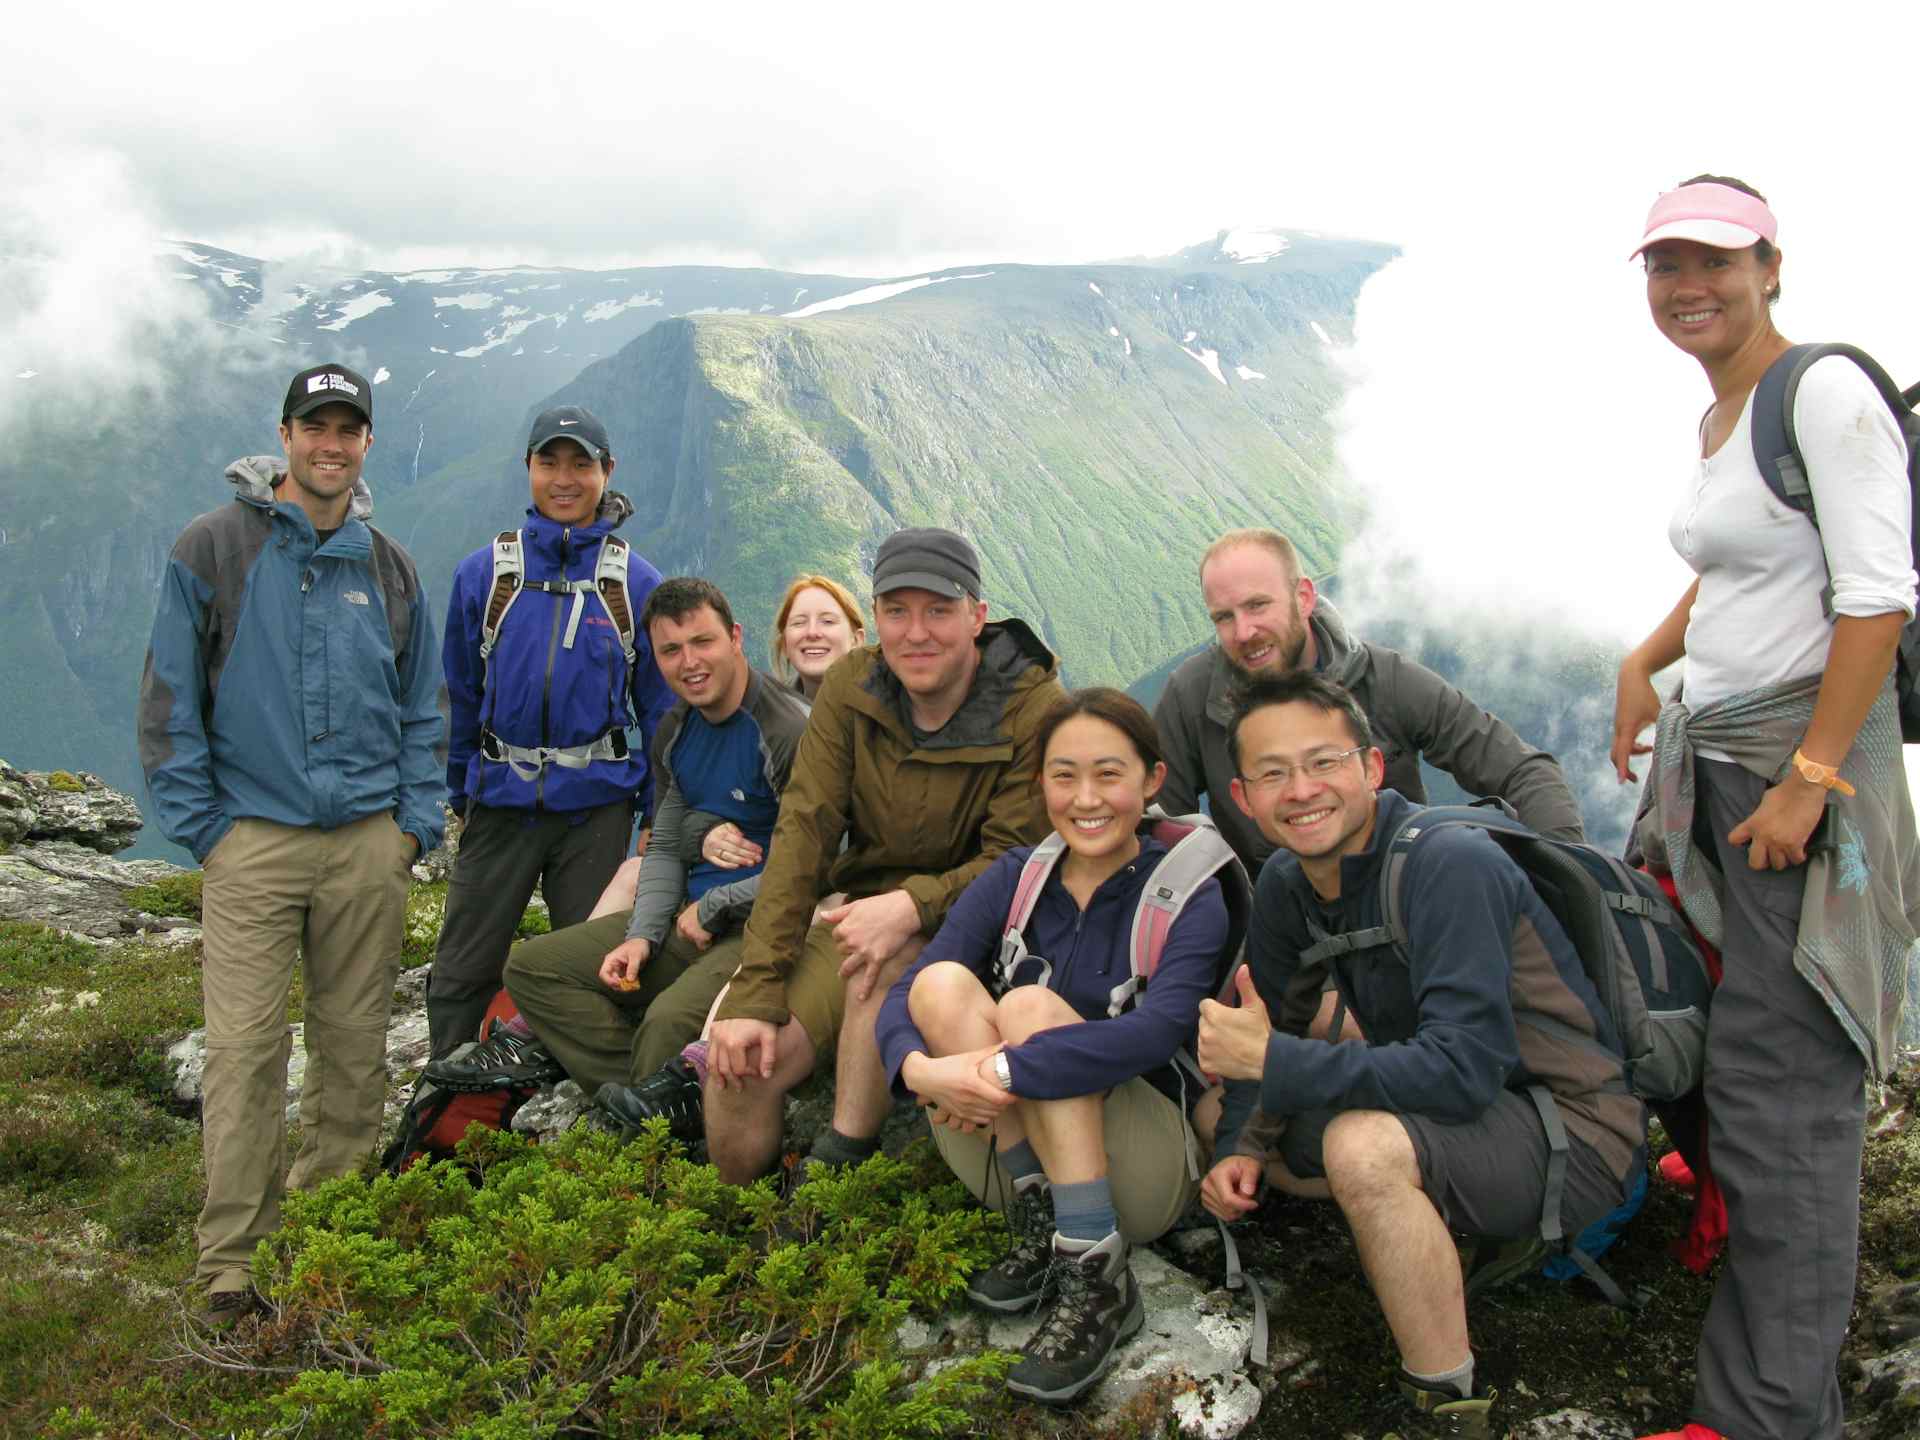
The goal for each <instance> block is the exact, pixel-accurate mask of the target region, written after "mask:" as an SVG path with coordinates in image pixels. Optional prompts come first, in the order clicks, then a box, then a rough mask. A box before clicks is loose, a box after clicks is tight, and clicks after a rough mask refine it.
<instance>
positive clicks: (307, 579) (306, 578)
mask: <svg viewBox="0 0 1920 1440" xmlns="http://www.w3.org/2000/svg"><path fill="white" fill-rule="evenodd" d="M311 589H313V571H311V570H309V571H307V572H306V573H305V574H303V575H301V577H300V593H301V594H302V595H304V594H306V593H307V592H308V591H309V590H311Z"/></svg>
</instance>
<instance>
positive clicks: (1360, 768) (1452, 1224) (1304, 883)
mask: <svg viewBox="0 0 1920 1440" xmlns="http://www.w3.org/2000/svg"><path fill="white" fill-rule="evenodd" d="M1227 744H1228V747H1229V753H1230V754H1231V755H1232V757H1233V763H1234V766H1235V768H1236V770H1237V772H1238V773H1237V774H1236V775H1235V777H1234V779H1233V781H1232V786H1231V789H1232V795H1233V799H1234V802H1235V803H1236V804H1237V805H1238V806H1239V807H1240V810H1241V811H1242V813H1244V814H1245V815H1247V816H1248V817H1250V818H1251V819H1252V820H1253V821H1254V822H1255V823H1256V824H1257V825H1258V826H1259V827H1260V830H1261V833H1262V834H1264V835H1265V836H1266V838H1267V839H1268V840H1269V841H1270V842H1271V843H1272V844H1273V845H1275V846H1276V847H1278V848H1277V850H1276V852H1275V854H1274V856H1273V858H1272V859H1270V860H1269V861H1268V862H1267V864H1266V866H1265V868H1264V869H1262V871H1261V872H1260V881H1259V884H1258V886H1257V887H1256V890H1255V893H1254V906H1253V917H1252V922H1251V925H1250V927H1249V931H1248V938H1247V965H1248V970H1249V972H1250V973H1251V978H1252V986H1251V987H1249V986H1248V985H1247V984H1246V977H1245V976H1243V977H1242V985H1241V994H1242V997H1243V1000H1244V1001H1245V1003H1244V1004H1243V1005H1242V1006H1241V1007H1240V1008H1238V1009H1233V1008H1230V1007H1228V1006H1224V1005H1221V1004H1219V1003H1218V1002H1217V1001H1213V1000H1206V1001H1203V1002H1201V1005H1200V1064H1201V1066H1202V1067H1203V1068H1205V1069H1207V1070H1210V1071H1212V1072H1214V1073H1216V1074H1219V1075H1221V1076H1222V1077H1224V1078H1225V1079H1226V1081H1227V1082H1228V1086H1227V1104H1226V1107H1225V1114H1224V1115H1223V1117H1222V1118H1221V1121H1220V1133H1219V1141H1218V1143H1217V1145H1216V1147H1215V1152H1214V1153H1215V1157H1216V1159H1215V1164H1214V1167H1213V1170H1212V1171H1211V1172H1210V1173H1209V1174H1208V1176H1207V1178H1206V1180H1205V1182H1204V1183H1203V1184H1202V1186H1201V1192H1200V1193H1201V1199H1202V1200H1203V1202H1204V1203H1205V1204H1206V1206H1207V1208H1208V1209H1210V1210H1212V1211H1213V1212H1214V1213H1215V1214H1216V1215H1219V1216H1221V1217H1222V1218H1223V1219H1229V1220H1231V1219H1238V1218H1239V1217H1241V1216H1242V1215H1245V1214H1247V1213H1249V1212H1250V1211H1252V1210H1253V1208H1254V1207H1255V1206H1256V1205H1257V1204H1258V1203H1259V1190H1260V1186H1261V1183H1262V1181H1263V1180H1265V1181H1267V1182H1270V1183H1272V1184H1275V1185H1277V1186H1280V1187H1281V1188H1283V1189H1285V1190H1287V1191H1289V1192H1290V1193H1293V1194H1295V1195H1301V1196H1310V1197H1315V1198H1321V1199H1328V1198H1330V1199H1332V1200H1333V1201H1334V1202H1335V1203H1337V1204H1338V1205H1339V1206H1340V1209H1341V1211H1342V1213H1343V1214H1344V1215H1345V1216H1346V1219H1347V1223H1348V1224H1349V1225H1350V1226H1351V1227H1352V1230H1353V1238H1354V1246H1355V1248H1356V1249H1357V1250H1358V1251H1359V1252H1360V1263H1361V1265H1362V1267H1363V1268H1364V1269H1365V1271H1366V1275H1367V1279H1368V1281H1369V1282H1370V1283H1371V1284H1372V1286H1373V1290H1374V1293H1375V1295H1376V1296H1377V1297H1378V1299H1379V1301H1380V1308H1381V1310H1382V1312H1383V1313H1384V1315H1385V1318H1386V1321H1387V1326H1388V1328H1389V1329H1390V1330H1391V1331H1392V1332H1393V1337H1394V1340H1395V1342H1396V1343H1397V1344H1398V1346H1399V1349H1400V1364H1401V1373H1400V1386H1401V1389H1402V1391H1403V1392H1404V1393H1405V1394H1406V1395H1407V1397H1408V1399H1409V1400H1411V1401H1412V1402H1413V1403H1414V1405H1415V1406H1416V1407H1417V1408H1419V1409H1421V1410H1423V1411H1426V1412H1429V1413H1432V1414H1436V1415H1438V1416H1441V1417H1442V1418H1445V1419H1448V1420H1450V1421H1452V1423H1453V1424H1454V1425H1455V1427H1456V1433H1458V1434H1464V1435H1479V1436H1485V1435H1488V1434H1489V1433H1491V1426H1490V1421H1489V1417H1488V1404H1489V1397H1488V1396H1487V1395H1486V1394H1485V1393H1484V1392H1483V1391H1476V1389H1475V1386H1474V1383H1473V1371H1474V1364H1473V1352H1472V1350H1471V1349H1470V1348H1469V1345H1468V1340H1467V1318H1466V1305H1465V1300H1464V1291H1465V1288H1466V1287H1465V1285H1464V1283H1463V1278H1462V1275H1461V1267H1460V1258H1459V1254H1458V1251H1457V1250H1456V1248H1455V1246H1454V1242H1453V1237H1452V1235H1451V1234H1450V1233H1449V1232H1450V1231H1459V1232H1461V1233H1463V1234H1467V1235H1473V1236H1479V1237H1485V1238H1488V1239H1491V1240H1511V1241H1514V1242H1516V1243H1515V1244H1513V1245H1510V1246H1497V1247H1495V1250H1494V1253H1495V1254H1496V1255H1497V1256H1498V1257H1499V1260H1498V1264H1497V1265H1496V1266H1494V1267H1492V1268H1490V1269H1489V1270H1488V1271H1486V1272H1477V1273H1476V1275H1475V1277H1474V1285H1475V1288H1478V1287H1479V1285H1480V1284H1482V1283H1488V1284H1490V1283H1493V1282H1494V1281H1495V1280H1496V1279H1497V1278H1500V1277H1501V1275H1502V1274H1503V1273H1521V1272H1522V1271H1523V1270H1524V1269H1525V1268H1531V1267H1532V1266H1533V1265H1537V1264H1538V1263H1539V1260H1540V1259H1541V1258H1543V1251H1544V1246H1543V1245H1540V1244H1538V1241H1539V1236H1540V1232H1541V1221H1542V1214H1543V1211H1544V1210H1545V1209H1546V1207H1547V1205H1548V1203H1549V1197H1550V1196H1553V1195H1554V1194H1555V1192H1556V1191H1557V1194H1558V1211H1559V1219H1560V1226H1561V1230H1562V1232H1563V1233H1565V1234H1568V1235H1577V1234H1579V1233H1580V1231H1581V1230H1583V1229H1584V1228H1585V1227H1586V1226H1587V1225H1589V1224H1591V1223H1592V1222H1593V1221H1595V1220H1597V1219H1599V1218H1600V1217H1601V1216H1603V1215H1605V1214H1606V1213H1607V1212H1608V1211H1609V1210H1612V1209H1613V1208H1614V1207H1615V1206H1617V1205H1619V1204H1620V1203H1621V1201H1622V1200H1624V1199H1625V1196H1626V1188H1627V1186H1626V1181H1627V1177H1628V1176H1629V1175H1630V1174H1631V1173H1632V1172H1633V1171H1634V1169H1635V1167H1636V1166H1644V1164H1645V1157H1644V1152H1643V1151H1642V1148H1641V1147H1642V1144H1643V1140H1644V1136H1645V1127H1646V1115H1645V1111H1644V1109H1643V1107H1642V1106H1641V1104H1640V1102H1639V1101H1638V1100H1637V1099H1636V1098H1635V1097H1634V1096H1633V1095H1632V1094H1631V1093H1629V1092H1628V1090H1627V1087H1626V1083H1625V1077H1624V1070H1623V1065H1622V1062H1621V1060H1620V1051H1619V1041H1618V1039H1617V1036H1616V1034H1615V1031H1614V1026H1613V1022H1612V1020H1611V1018H1610V1017H1609V1016H1608V1015H1607V1012H1606V1010H1605V1009H1604V1008H1603V1007H1602V1005H1601V1004H1600V998H1599V996H1598V994H1597V993H1596V992H1595V990H1594V988H1593V985H1592V982H1591V981H1590V980H1589V979H1588V978H1587V975H1586V972H1585V970H1584V968H1583V967H1582V965H1581V962H1580V957H1579V955H1578V954H1577V953H1576V952H1575V950H1574V948H1573V945H1572V942H1571V941H1570V940H1569V939H1568V938H1567V934H1566V932H1565V931H1564V930H1563V929H1562V928H1561V926H1560V923H1559V922H1558V921H1557V920H1556V919H1555V918H1554V915H1553V913H1552V911H1550V910H1549V909H1548V908H1547V906H1546V903H1545V902H1544V901H1543V900H1542V899H1541V898H1540V896H1539V895H1538V894H1537V893H1536V892H1535V890H1534V888H1533V886H1532V884H1531V883H1530V882H1529V881H1528V880H1527V878H1526V875H1525V874H1524V873H1523V872H1522V871H1521V869H1520V867H1519V865H1518V864H1517V863H1515V862H1514V861H1513V860H1512V859H1511V858H1510V857H1508V855H1507V854H1506V853H1505V852H1504V851H1502V850H1501V849H1500V848H1499V846H1497V845H1496V844H1495V843H1494V842H1493V841H1492V840H1491V839H1490V838H1489V837H1487V836H1486V835H1485V834H1482V833H1479V832H1475V831H1467V830H1448V829H1438V830H1434V831H1432V832H1430V833H1429V834H1427V835H1426V836H1425V837H1424V838H1423V839H1422V840H1421V842H1420V844H1419V845H1418V846H1416V847H1413V848H1410V849H1409V850H1407V851H1406V852H1405V858H1404V860H1403V861H1398V860H1397V861H1396V862H1395V863H1400V864H1402V865H1403V867H1404V868H1403V869H1402V871H1401V874H1400V880H1399V884H1400V887H1401V891H1400V893H1401V895H1402V897H1403V909H1404V915H1405V920H1406V928H1407V943H1406V946H1405V947H1404V953H1401V952H1400V951H1399V950H1396V949H1394V948H1391V947H1389V948H1379V947H1377V946H1373V945H1372V944H1371V943H1370V942H1369V941H1362V940H1361V938H1360V937H1362V936H1363V935H1371V934H1372V933H1374V932H1375V929H1376V927H1378V926H1380V925H1381V924H1382V923H1383V920H1382V916H1381V913H1380V901H1379V893H1380V869H1381V866H1382V864H1383V863H1385V861H1386V856H1387V851H1388V846H1389V841H1390V839H1391V837H1392V836H1393V835H1394V834H1395V833H1396V831H1398V830H1399V829H1400V828H1401V827H1402V825H1403V824H1405V823H1406V822H1407V821H1408V820H1409V819H1412V818H1414V817H1417V816H1418V814H1419V811H1420V808H1421V807H1419V806H1416V805H1414V804H1412V802H1410V801H1408V800H1406V799H1404V798H1403V797H1402V796H1400V795H1399V794H1398V793H1397V792H1395V791H1392V790H1384V791H1383V790H1381V789H1380V784H1381V780H1382V777H1383V775H1384V772H1385V762H1384V759H1383V757H1382V755H1381V753H1380V750H1379V748H1378V747H1377V746H1376V745H1375V744H1374V741H1373V732H1372V729H1371V726H1370V725H1369V723H1368V719H1367V717H1366V715H1365V714H1364V713H1362V711H1361V709H1360V706H1359V705H1358V703H1357V702H1356V701H1355V699H1354V697H1353V696H1352V695H1351V694H1349V693H1348V692H1347V691H1346V690H1343V689H1342V688H1340V687H1339V686H1338V685H1335V684H1334V683H1333V682H1332V681H1330V680H1327V679H1325V678H1324V677H1322V676H1319V675H1316V674H1314V673H1312V672H1311V671H1293V672H1290V673H1287V674H1284V675H1280V676H1277V677H1270V678H1263V679H1260V680H1256V681H1254V682H1253V683H1252V684H1251V685H1250V686H1249V687H1248V688H1247V690H1246V691H1245V692H1244V693H1243V695H1242V697H1241V699H1240V701H1239V703H1238V705H1237V706H1236V709H1235V711H1234V714H1233V718H1232V722H1231V724H1230V725H1229V727H1228V731H1227ZM1396 853H1398V852H1396ZM1345 935H1352V936H1354V937H1355V939H1356V942H1358V943H1357V945H1356V948H1353V949H1351V950H1349V951H1347V952H1346V953H1344V954H1336V955H1334V957H1333V959H1332V962H1331V965H1332V972H1333V979H1334V982H1335V984H1336V986H1337V988H1338V990H1339V993H1340V995H1341V997H1342V998H1343V999H1344V1000H1345V1001H1346V1002H1347V1004H1348V1005H1349V1007H1350V1008H1352V1009H1353V1011H1354V1012H1355V1013H1356V1014H1357V1015H1358V1017H1359V1020H1360V1024H1361V1027H1362V1029H1363V1030H1364V1032H1365V1035H1366V1040H1365V1042H1364V1043H1359V1042H1354V1041H1347V1042H1345V1043H1342V1044H1329V1043H1328V1042H1326V1041H1324V1040H1315V1039H1309V1038H1307V1035H1306V1033H1305V1032H1306V1028H1307V1023H1308V1021H1309V1020H1310V1019H1311V1018H1312V1016H1313V1013H1314V1011H1315V1009H1316V1008H1317V1006H1318V1002H1319V998H1320V993H1319V992H1320V985H1319V980H1318V971H1317V969H1316V968H1312V967H1309V966H1308V965H1307V962H1306V958H1305V957H1306V952H1308V951H1309V950H1311V949H1313V948H1314V946H1315V945H1316V944H1318V943H1320V942H1321V941H1323V940H1325V939H1327V938H1328V937H1338V936H1345ZM1303 976H1304V977H1305V978H1306V980H1307V982H1308V983H1306V984H1304V985H1303V984H1301V983H1300V981H1301V979H1302V978H1303ZM1268 1007H1271V1008H1272V1012H1273V1013H1275V1014H1278V1015H1279V1016H1280V1017H1281V1018H1280V1023H1279V1024H1278V1025H1277V1026H1269V1023H1268V1019H1267V1016H1268V1013H1269V1012H1268ZM1536 1022H1539V1023H1536ZM1256 1106H1257V1111H1256ZM1250 1111H1255V1112H1256V1113H1253V1114H1252V1115H1251V1118H1248V1112H1250ZM1549 1116H1551V1117H1553V1119H1552V1123H1554V1124H1555V1125H1556V1126H1557V1127H1558V1128H1560V1129H1563V1130H1564V1131H1565V1134H1566V1139H1567V1148H1566V1150H1565V1152H1564V1156H1563V1158H1564V1166H1558V1165H1556V1164H1555V1163H1553V1159H1552V1150H1551V1142H1550V1141H1549V1138H1548V1124H1549V1119H1548V1117H1549Z"/></svg>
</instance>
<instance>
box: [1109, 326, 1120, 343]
mask: <svg viewBox="0 0 1920 1440" xmlns="http://www.w3.org/2000/svg"><path fill="white" fill-rule="evenodd" d="M1107 333H1108V334H1109V335H1111V336H1113V338H1114V339H1116V340H1118V339H1119V338H1120V327H1119V326H1118V325H1109V326H1107Z"/></svg>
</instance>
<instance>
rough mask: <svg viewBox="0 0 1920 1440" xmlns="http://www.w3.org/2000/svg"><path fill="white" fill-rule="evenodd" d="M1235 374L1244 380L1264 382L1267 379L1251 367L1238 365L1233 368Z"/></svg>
mask: <svg viewBox="0 0 1920 1440" xmlns="http://www.w3.org/2000/svg"><path fill="white" fill-rule="evenodd" d="M1233 373H1234V374H1236V375H1238V376H1239V377H1240V378H1241V379H1242V380H1264V379H1266V378H1267V377H1266V376H1264V375H1262V374H1261V373H1260V372H1259V371H1258V370H1255V369H1254V368H1253V367H1252V366H1250V365H1236V366H1234V367H1233Z"/></svg>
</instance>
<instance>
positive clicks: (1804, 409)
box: [1667, 355, 1915, 710]
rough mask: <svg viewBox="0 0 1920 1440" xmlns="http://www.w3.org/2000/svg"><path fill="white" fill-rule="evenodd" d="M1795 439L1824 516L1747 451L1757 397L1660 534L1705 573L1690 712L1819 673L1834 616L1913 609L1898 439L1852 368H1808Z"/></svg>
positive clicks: (1693, 640) (1908, 505) (1834, 360)
mask: <svg viewBox="0 0 1920 1440" xmlns="http://www.w3.org/2000/svg"><path fill="white" fill-rule="evenodd" d="M1793 420H1794V431H1795V435H1796V437H1797V438H1798V440H1799V443H1800V454H1801V457H1802V458H1803V459H1804V460H1805V462H1806V471H1807V482H1808V484H1809V485H1810V486H1811V487H1812V490H1813V501H1814V508H1815V510H1816V512H1817V513H1818V514H1819V516H1820V525H1819V528H1818V529H1816V528H1815V527H1814V526H1813V525H1812V524H1811V523H1809V522H1808V519H1807V517H1806V516H1805V515H1802V514H1801V513H1800V512H1799V511H1797V510H1793V509H1789V508H1788V507H1787V506H1785V505H1783V504H1781V503H1780V502H1779V501H1778V500H1776V499H1775V498H1774V497H1773V494H1772V492H1770V491H1769V490H1768V489H1767V483H1766V481H1765V479H1764V478H1762V476H1761V474H1760V467H1759V465H1758V463H1757V462H1756V461H1755V459H1754V455H1753V396H1752V395H1749V396H1748V397H1747V404H1746V408H1745V409H1744V410H1742V412H1741V415H1740V421H1739V424H1738V425H1736V426H1735V427H1734V431H1733V433H1732V434H1731V435H1730V436H1728V438H1727V441H1726V443H1725V444H1724V445H1722V446H1721V447H1720V448H1719V449H1718V450H1717V451H1715V452H1714V453H1713V454H1712V455H1708V456H1705V457H1703V458H1702V459H1701V460H1700V461H1699V463H1698V464H1697V465H1696V467H1695V470H1694V476H1693V483H1692V484H1691V485H1689V486H1688V487H1687V492H1686V494H1685V495H1684V496H1683V497H1682V498H1681V501H1680V504H1679V507H1678V508H1677V509H1675V511H1674V513H1673V519H1672V522H1671V523H1670V524H1669V526H1668V529H1667V535H1668V538H1669V539H1670V540H1671V541H1672V543H1673V548H1674V549H1675V550H1676V551H1678V552H1679V554H1680V558H1681V559H1683V560H1685V561H1686V562H1687V564H1688V565H1690V566H1691V567H1692V568H1693V571H1694V573H1695V574H1696V575H1698V576H1699V577H1700V593H1699V595H1698V596H1697V597H1696V598H1695V599H1694V602H1693V614H1692V617H1691V618H1690V620H1689V621H1688V624H1687V680H1686V703H1687V708H1688V709H1690V710H1697V709H1699V708H1700V707H1701V706H1703V705H1706V704H1708V703H1710V702H1712V701H1715V700H1721V699H1724V698H1726V697H1727V696H1729V695H1733V694H1737V693H1739V692H1740V691H1742V690H1751V689H1754V688H1755V687H1757V686H1761V685H1770V684H1774V683H1776V682H1778V681H1782V680H1791V679H1796V678H1798V677H1800V676H1803V675H1810V674H1815V673H1818V672H1819V671H1821V670H1823V669H1825V668H1826V663H1827V648H1828V646H1829V644H1830V643H1831V642H1832V639H1833V626H1832V624H1831V623H1830V622H1829V620H1828V618H1827V616H1826V615H1825V613H1824V612H1823V611H1822V608H1821V603H1820V595H1821V592H1822V591H1823V590H1824V589H1825V587H1826V584H1827V577H1828V575H1829V573H1831V575H1832V577H1833V610H1834V614H1836V615H1854V616H1867V615H1885V614H1888V613H1890V612H1892V611H1895V610H1898V611H1900V612H1902V613H1903V614H1905V615H1907V616H1908V617H1909V618H1911V617H1912V615H1913V613H1914V591H1915V576H1914V569H1913V545H1912V540H1911V537H1910V535H1909V533H1908V532H1909V527H1910V525H1911V523H1912V499H1911V491H1910V487H1909V485H1908V481H1907V450H1906V442H1905V440H1904V438H1903V437H1902V436H1901V433H1900V430H1899V427H1898V426H1897V425H1896V424H1895V423H1894V419H1893V416H1892V414H1891V413H1890V412H1889V411H1888V409H1887V404H1886V401H1884V400H1882V399H1881V398H1880V392H1879V391H1878V390H1876V389H1875V388H1874V386H1873V382H1872V381H1870V380H1869V379H1867V377H1866V375H1865V374H1864V373H1863V372H1862V371H1861V369H1860V367H1859V366H1857V365H1855V364H1854V363H1853V362H1852V361H1850V360H1848V359H1846V358H1845V357H1844V356H1838V355H1833V356H1828V357H1827V358H1826V359H1824V360H1820V361H1818V362H1816V363H1815V364H1813V365H1812V366H1810V367H1808V369H1807V372H1806V374H1805V375H1803V376H1802V377H1801V380H1800V389H1799V392H1798V394H1797V395H1796V396H1795V399H1794V410H1793Z"/></svg>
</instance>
